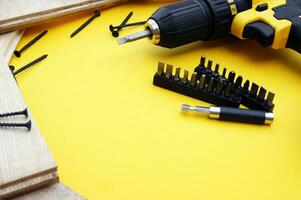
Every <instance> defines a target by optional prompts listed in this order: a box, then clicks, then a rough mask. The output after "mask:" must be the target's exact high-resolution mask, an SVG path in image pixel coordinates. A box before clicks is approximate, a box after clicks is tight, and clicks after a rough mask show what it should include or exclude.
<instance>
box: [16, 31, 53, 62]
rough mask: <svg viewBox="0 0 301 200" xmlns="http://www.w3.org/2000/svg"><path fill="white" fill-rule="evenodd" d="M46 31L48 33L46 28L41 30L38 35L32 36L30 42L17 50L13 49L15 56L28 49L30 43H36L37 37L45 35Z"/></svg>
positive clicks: (19, 55)
mask: <svg viewBox="0 0 301 200" xmlns="http://www.w3.org/2000/svg"><path fill="white" fill-rule="evenodd" d="M46 33H48V30H46V31H43V32H42V33H40V34H39V35H38V36H36V37H35V38H33V39H32V40H31V41H30V42H28V43H27V44H26V45H25V46H24V47H22V48H21V49H20V50H19V51H18V50H15V51H14V54H15V56H17V57H18V58H19V57H21V53H22V52H23V51H25V50H26V49H28V48H29V47H30V46H31V45H33V44H34V43H36V42H37V41H38V40H39V39H41V38H42V37H43V36H44V35H46Z"/></svg>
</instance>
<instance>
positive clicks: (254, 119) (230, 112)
mask: <svg viewBox="0 0 301 200" xmlns="http://www.w3.org/2000/svg"><path fill="white" fill-rule="evenodd" d="M220 109H221V110H220V117H219V119H220V120H225V121H236V122H244V123H252V124H264V122H265V114H266V112H264V111H258V110H247V109H237V108H228V107H221V108H220Z"/></svg>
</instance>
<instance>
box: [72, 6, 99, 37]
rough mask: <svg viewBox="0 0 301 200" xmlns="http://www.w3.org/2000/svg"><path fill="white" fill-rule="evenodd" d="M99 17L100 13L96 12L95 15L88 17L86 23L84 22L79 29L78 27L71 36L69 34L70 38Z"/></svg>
mask: <svg viewBox="0 0 301 200" xmlns="http://www.w3.org/2000/svg"><path fill="white" fill-rule="evenodd" d="M99 16H100V12H99V11H96V12H95V14H94V15H93V16H92V17H90V18H89V19H88V20H87V21H86V22H84V23H83V24H82V25H81V26H80V27H78V28H77V29H76V30H75V31H74V32H73V33H72V34H71V36H70V37H71V38H72V37H74V36H75V35H76V34H78V33H79V32H80V31H81V30H83V29H84V28H85V27H86V26H88V24H90V23H91V22H92V21H93V20H94V19H95V18H97V17H99Z"/></svg>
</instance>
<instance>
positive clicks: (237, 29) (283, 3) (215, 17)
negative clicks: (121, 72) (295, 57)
mask: <svg viewBox="0 0 301 200" xmlns="http://www.w3.org/2000/svg"><path fill="white" fill-rule="evenodd" d="M229 33H231V34H233V35H235V36H236V37H238V38H240V39H251V40H255V41H257V42H259V43H260V44H261V45H262V46H263V47H268V46H271V47H272V48H273V49H282V48H290V49H293V50H295V51H297V52H299V53H301V0H183V1H180V2H176V3H172V4H169V5H166V6H164V7H161V8H159V9H158V10H157V11H156V12H155V13H154V14H153V15H152V16H151V17H150V18H149V19H148V21H147V23H146V25H145V30H144V31H141V32H138V33H134V34H131V35H129V36H127V37H124V38H120V39H119V40H118V44H119V45H121V44H124V43H127V42H132V41H135V40H139V39H142V38H149V39H150V40H151V41H152V43H154V44H155V45H158V46H161V47H166V48H175V47H179V46H182V45H185V44H189V43H192V42H195V41H209V40H214V39H218V38H221V37H223V36H225V35H227V34H229Z"/></svg>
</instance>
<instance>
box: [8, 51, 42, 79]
mask: <svg viewBox="0 0 301 200" xmlns="http://www.w3.org/2000/svg"><path fill="white" fill-rule="evenodd" d="M47 56H48V54H45V55H43V56H41V57H39V58H37V59H35V60H33V61H31V62H30V63H28V64H27V65H24V66H23V67H21V68H20V69H18V70H17V71H14V69H15V67H14V66H13V65H10V66H9V68H10V70H12V72H13V75H14V76H16V75H17V74H19V73H20V72H23V71H24V70H26V69H27V68H29V67H31V66H33V65H35V64H37V63H38V62H41V61H42V60H44V59H45V58H47Z"/></svg>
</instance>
